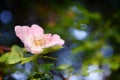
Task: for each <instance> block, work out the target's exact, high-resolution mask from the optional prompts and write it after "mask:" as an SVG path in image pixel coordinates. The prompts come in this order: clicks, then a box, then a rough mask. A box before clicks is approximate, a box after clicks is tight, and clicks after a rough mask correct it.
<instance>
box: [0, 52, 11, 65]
mask: <svg viewBox="0 0 120 80" xmlns="http://www.w3.org/2000/svg"><path fill="white" fill-rule="evenodd" d="M9 55H10V52H8V53H5V54H4V55H2V56H1V57H0V62H1V63H2V62H3V63H6V61H7V59H8V57H9Z"/></svg>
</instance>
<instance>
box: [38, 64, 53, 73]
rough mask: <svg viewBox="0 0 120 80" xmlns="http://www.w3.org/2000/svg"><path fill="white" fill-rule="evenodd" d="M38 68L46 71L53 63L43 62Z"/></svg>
mask: <svg viewBox="0 0 120 80" xmlns="http://www.w3.org/2000/svg"><path fill="white" fill-rule="evenodd" d="M39 68H40V70H41V71H44V72H48V71H49V70H52V69H53V64H52V63H48V64H43V65H40V66H39Z"/></svg>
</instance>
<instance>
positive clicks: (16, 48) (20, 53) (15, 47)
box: [12, 45, 23, 57]
mask: <svg viewBox="0 0 120 80" xmlns="http://www.w3.org/2000/svg"><path fill="white" fill-rule="evenodd" d="M12 53H18V54H19V55H20V56H21V57H23V53H22V48H20V47H19V46H17V45H14V46H12Z"/></svg>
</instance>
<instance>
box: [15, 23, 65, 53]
mask: <svg viewBox="0 0 120 80" xmlns="http://www.w3.org/2000/svg"><path fill="white" fill-rule="evenodd" d="M15 33H16V35H17V37H19V39H20V40H21V41H22V42H23V44H24V46H25V48H26V49H27V50H28V51H29V52H31V53H33V54H38V53H41V52H42V51H43V50H44V48H49V47H52V46H55V45H59V46H62V45H63V44H64V40H63V39H61V38H60V36H59V35H57V34H53V35H52V34H44V30H43V29H42V28H41V27H40V26H38V25H36V24H33V25H32V26H31V27H29V26H15Z"/></svg>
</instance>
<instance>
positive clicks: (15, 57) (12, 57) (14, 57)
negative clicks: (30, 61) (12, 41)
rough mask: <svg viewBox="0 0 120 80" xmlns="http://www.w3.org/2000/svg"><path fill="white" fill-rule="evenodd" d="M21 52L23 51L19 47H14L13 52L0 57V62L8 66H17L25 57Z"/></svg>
mask: <svg viewBox="0 0 120 80" xmlns="http://www.w3.org/2000/svg"><path fill="white" fill-rule="evenodd" d="M21 50H22V49H21V48H20V47H18V46H12V51H11V52H8V53H5V54H4V55H2V56H1V57H0V62H3V63H6V64H15V63H17V62H19V61H21V59H22V57H23V54H22V52H21Z"/></svg>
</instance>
